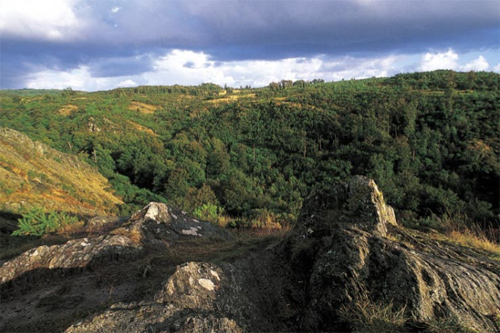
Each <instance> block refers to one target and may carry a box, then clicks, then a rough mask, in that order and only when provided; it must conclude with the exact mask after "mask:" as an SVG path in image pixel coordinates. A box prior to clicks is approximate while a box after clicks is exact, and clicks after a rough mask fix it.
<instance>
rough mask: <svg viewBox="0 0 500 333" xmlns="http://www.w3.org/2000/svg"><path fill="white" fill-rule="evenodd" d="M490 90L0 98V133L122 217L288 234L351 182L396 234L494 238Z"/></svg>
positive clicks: (423, 79)
mask: <svg viewBox="0 0 500 333" xmlns="http://www.w3.org/2000/svg"><path fill="white" fill-rule="evenodd" d="M498 91H499V75H498V74H495V73H486V72H469V73H458V72H453V71H435V72H427V73H414V74H401V75H397V76H395V77H391V78H372V79H366V80H350V81H340V82H324V81H322V80H314V81H311V82H304V81H300V80H299V81H296V82H292V81H281V82H277V83H272V84H270V85H269V87H264V88H257V89H252V88H250V87H247V88H241V89H233V88H227V87H225V88H223V87H220V86H217V85H214V84H202V85H200V86H196V87H187V86H152V87H136V88H125V89H116V90H112V91H103V92H95V93H84V92H77V91H72V90H64V91H60V92H59V93H55V92H54V91H50V94H49V92H41V93H40V94H38V95H37V94H36V91H29V93H28V92H27V91H22V90H21V91H3V92H0V105H1V107H2V110H1V112H0V123H2V125H3V126H6V127H9V128H14V129H16V130H18V131H20V132H22V133H25V134H26V135H28V136H29V137H30V138H31V139H33V140H38V141H40V142H43V143H45V144H47V145H49V146H51V147H52V148H55V149H58V150H60V151H63V152H66V153H71V154H78V155H79V157H80V158H83V159H85V160H86V161H87V162H88V163H89V164H91V165H94V166H96V167H98V168H99V171H100V172H101V174H103V175H104V176H105V177H106V178H108V180H109V181H110V183H111V184H112V186H113V189H114V191H115V193H116V194H117V195H119V196H120V197H121V198H123V201H124V202H125V203H126V204H127V207H125V208H123V209H122V212H123V213H124V214H128V213H131V212H132V211H133V210H134V209H137V208H139V207H141V206H143V205H145V204H147V203H148V202H150V201H163V202H168V203H169V204H172V205H175V206H177V207H179V208H182V209H184V210H185V211H187V212H189V213H194V212H195V210H197V209H201V208H203V207H209V208H210V209H211V211H218V212H223V214H225V215H227V216H228V219H229V220H231V221H233V225H236V226H243V227H245V226H252V225H253V226H256V225H261V224H262V223H265V221H270V220H272V221H274V222H278V223H282V224H286V223H290V222H291V223H293V222H294V221H295V220H296V219H297V217H298V214H299V212H300V209H301V207H302V204H303V201H304V199H305V198H307V197H308V196H310V195H311V194H312V193H316V192H321V191H322V190H324V189H326V188H329V187H330V186H331V185H332V184H333V182H335V181H337V180H341V179H344V178H346V177H348V176H350V175H355V174H361V175H366V176H369V177H372V178H373V179H375V181H376V182H377V183H378V184H379V186H380V187H381V189H382V190H383V191H384V193H386V197H387V200H388V202H389V203H390V204H391V205H393V206H394V207H395V209H396V210H397V212H398V214H399V216H400V218H401V220H402V221H403V223H405V224H406V225H411V226H416V227H419V228H432V229H440V228H441V226H442V225H443V223H444V222H443V221H446V220H454V221H457V224H460V225H466V226H469V227H471V226H476V225H479V226H480V227H481V228H484V229H498V228H499V226H500V221H499V213H500V211H499V208H500V207H499V202H500V196H499V191H498V184H499V181H500V165H499V156H500V139H499V137H498V124H499V123H500V119H499V117H500V115H499V113H498V110H499V109H500V98H499V94H498ZM226 220H227V219H226Z"/></svg>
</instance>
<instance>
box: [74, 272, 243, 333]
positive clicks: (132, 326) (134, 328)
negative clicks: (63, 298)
mask: <svg viewBox="0 0 500 333" xmlns="http://www.w3.org/2000/svg"><path fill="white" fill-rule="evenodd" d="M223 280H225V281H224V282H223ZM222 283H229V281H228V280H227V279H226V277H225V276H224V275H223V271H222V270H221V268H219V267H217V266H215V265H211V264H207V263H195V262H190V263H187V264H184V265H180V266H178V267H177V270H176V272H175V273H174V274H173V275H172V276H171V277H170V278H169V279H168V280H167V282H166V283H165V285H164V288H163V289H161V290H160V291H159V292H158V293H157V294H156V295H155V297H154V301H152V302H140V303H129V304H124V303H120V304H115V305H113V306H112V307H111V308H110V309H109V310H108V311H106V312H104V313H103V314H100V315H98V316H95V317H94V318H92V319H91V320H88V321H86V322H80V323H77V324H76V325H73V326H71V327H70V328H68V330H67V331H66V332H68V333H76V332H99V331H103V332H119V331H120V332H124V331H127V332H165V331H169V332H170V331H171V332H242V329H241V327H240V326H239V325H238V323H237V322H236V321H235V320H233V319H230V318H228V317H227V314H225V313H223V312H222V311H219V310H217V309H218V308H220V304H221V301H220V300H219V298H220V297H222V298H223V297H225V296H223V295H221V294H220V293H219V289H220V288H221V284H222ZM230 296H232V297H234V296H235V295H230Z"/></svg>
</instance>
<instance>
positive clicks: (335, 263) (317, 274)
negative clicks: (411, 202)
mask: <svg viewBox="0 0 500 333" xmlns="http://www.w3.org/2000/svg"><path fill="white" fill-rule="evenodd" d="M388 230H389V231H388ZM387 236H389V238H388V237H387ZM397 239H406V240H407V241H406V242H400V241H397ZM442 247H443V245H442V244H438V243H437V242H432V241H431V240H429V239H428V237H419V238H418V240H417V239H416V238H415V237H412V236H411V233H409V232H408V231H405V230H404V229H403V228H401V227H398V226H397V224H396V222H395V219H394V215H393V211H392V209H391V208H390V207H388V206H387V205H386V204H385V203H384V200H383V196H382V194H381V193H380V191H378V189H377V187H376V185H375V184H374V182H373V180H370V179H368V178H365V177H354V178H352V179H351V180H350V181H349V182H348V183H339V184H338V186H336V187H335V188H334V189H333V191H332V192H331V193H330V195H327V196H323V197H321V198H320V197H317V198H314V199H313V200H310V201H309V202H308V203H307V204H306V206H305V207H304V210H303V214H302V217H301V220H300V221H299V223H298V226H297V228H296V230H294V232H293V233H292V235H291V236H290V237H289V239H288V240H287V241H285V242H284V243H283V244H282V248H281V251H284V253H291V254H292V255H290V256H288V259H287V260H289V263H290V264H291V265H293V266H294V267H300V268H301V270H302V274H303V275H304V276H305V278H307V279H308V288H307V290H306V291H305V292H306V294H307V299H309V302H308V303H307V304H305V305H304V308H305V312H306V313H307V315H306V317H305V318H306V319H305V320H304V321H303V322H302V325H303V328H307V329H312V330H335V329H336V328H338V327H343V326H342V325H349V323H342V321H343V320H344V321H345V316H344V317H342V318H341V317H340V316H339V311H340V309H341V308H343V309H346V308H347V309H356V304H359V303H363V302H364V303H366V302H371V303H372V304H391V306H394V308H395V309H404V313H405V315H406V318H407V319H408V323H409V325H412V323H413V324H415V323H429V322H433V321H434V322H435V321H450V322H456V323H457V325H459V326H462V327H466V328H471V329H475V330H477V331H481V332H496V330H497V327H496V326H495V324H494V322H493V321H492V320H491V317H492V316H494V315H495V314H498V313H500V269H499V265H498V262H494V261H492V260H488V259H487V258H484V257H482V256H476V259H474V260H471V258H474V256H471V257H469V258H467V257H466V258H465V260H464V255H463V251H464V249H463V248H460V247H455V248H454V247H453V246H452V245H449V246H448V247H447V251H446V252H444V251H443V250H442ZM479 258H481V259H479ZM307 318H314V320H308V319H307Z"/></svg>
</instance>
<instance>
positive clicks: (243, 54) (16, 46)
mask: <svg viewBox="0 0 500 333" xmlns="http://www.w3.org/2000/svg"><path fill="white" fill-rule="evenodd" d="M76 2H77V5H75V6H74V7H73V8H72V10H73V12H74V14H75V17H77V18H78V20H79V24H78V25H77V26H75V27H74V28H67V29H66V30H67V31H70V32H71V33H67V36H66V35H64V34H65V33H66V30H61V31H62V34H63V35H64V36H66V37H67V38H62V39H60V40H57V41H54V40H51V39H48V38H43V36H42V37H40V34H39V33H38V34H37V32H36V31H37V30H36V29H33V35H32V36H30V35H26V33H25V32H23V33H22V34H18V35H16V32H15V31H14V32H12V31H10V30H9V31H8V32H4V33H3V34H2V49H1V55H2V60H1V62H2V64H1V70H2V72H1V73H0V74H1V76H2V79H1V80H2V81H1V84H2V87H3V88H6V87H18V86H19V85H20V83H22V82H23V80H24V79H23V78H24V77H25V75H24V73H25V71H28V70H33V66H35V67H37V66H38V67H45V68H57V69H60V70H67V69H69V68H76V67H79V66H82V65H85V66H88V67H89V68H90V72H91V73H92V75H93V76H95V77H106V76H125V75H133V74H138V73H142V72H146V71H150V70H151V69H152V68H153V67H152V66H153V65H152V61H153V59H154V56H155V55H161V54H165V53H166V52H168V51H169V50H172V49H175V48H177V49H184V50H193V51H203V52H205V53H207V54H210V55H211V56H212V58H213V59H214V60H216V61H230V60H249V59H261V60H276V59H283V58H289V57H313V56H316V55H320V54H324V55H328V56H331V57H334V56H346V55H349V56H359V57H367V56H381V55H385V54H393V53H399V54H410V53H422V52H426V51H428V50H429V49H446V48H453V49H454V50H456V51H458V52H467V51H470V50H477V49H487V48H493V49H497V48H499V40H500V25H499V24H500V3H499V2H498V1H497V0H495V1H487V0H486V1H484V0H476V1H474V0H441V1H435V0H432V1H427V0H423V1H420V0H419V1H417V0H408V1H403V0H401V1H394V0H393V1H383V0H351V1H342V0H326V1H323V0H311V1H305V0H302V1H295V0H269V1H260V0H253V1H252V0H176V1H160V0H149V1H145V0H128V1H127V0H109V1H86V0H85V1H84V0H82V1H76ZM0 32H1V31H0ZM30 64H31V65H30Z"/></svg>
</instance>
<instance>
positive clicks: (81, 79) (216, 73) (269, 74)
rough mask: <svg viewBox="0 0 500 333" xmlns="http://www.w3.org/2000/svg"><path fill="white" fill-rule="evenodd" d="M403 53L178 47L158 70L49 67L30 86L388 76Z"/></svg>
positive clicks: (96, 86) (244, 82) (104, 86)
mask: <svg viewBox="0 0 500 333" xmlns="http://www.w3.org/2000/svg"><path fill="white" fill-rule="evenodd" d="M399 59H400V57H396V56H389V57H385V58H375V59H372V58H368V59H358V58H352V57H343V58H340V59H330V58H327V57H325V56H319V57H315V58H289V59H283V60H275V61H271V60H265V61H264V60H250V61H228V62H216V61H214V60H212V59H211V58H210V56H209V55H207V54H205V53H203V52H193V51H185V50H173V51H171V52H169V53H167V54H166V55H164V56H161V57H158V58H157V59H156V60H155V61H154V65H153V70H151V71H149V72H145V73H142V74H138V75H128V76H121V77H100V78H97V77H93V76H92V71H91V70H90V68H89V67H88V66H81V67H79V68H76V69H73V70H70V71H58V70H43V71H39V72H37V73H35V74H32V75H31V76H30V79H29V80H28V83H27V87H28V88H35V89H41V88H52V89H64V88H67V87H72V88H73V89H75V90H87V91H94V90H105V89H113V88H116V87H133V86H137V85H141V84H144V85H174V84H181V85H198V84H200V83H203V82H212V83H216V84H219V85H221V86H223V85H225V84H227V85H228V86H232V87H239V86H247V85H249V86H252V87H262V86H266V85H268V84H269V83H270V82H275V81H280V80H293V81H295V80H313V79H324V80H326V81H332V80H335V81H337V80H341V79H350V78H366V77H372V76H378V77H380V76H388V75H391V74H393V73H394V71H395V64H396V62H397V61H398V60H399Z"/></svg>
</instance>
